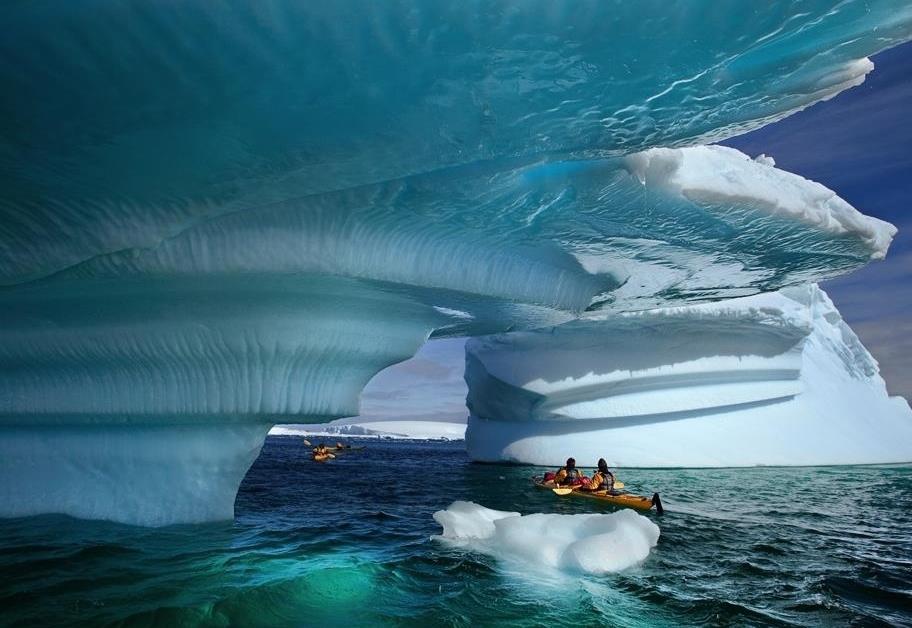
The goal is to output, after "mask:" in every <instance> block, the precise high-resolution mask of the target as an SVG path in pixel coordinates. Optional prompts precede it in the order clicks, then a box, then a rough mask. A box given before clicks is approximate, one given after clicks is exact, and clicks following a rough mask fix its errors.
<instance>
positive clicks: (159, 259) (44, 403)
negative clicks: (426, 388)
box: [0, 0, 912, 524]
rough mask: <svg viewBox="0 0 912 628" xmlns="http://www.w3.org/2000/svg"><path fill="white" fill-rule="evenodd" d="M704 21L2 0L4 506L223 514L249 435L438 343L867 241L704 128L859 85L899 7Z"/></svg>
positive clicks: (744, 286)
mask: <svg viewBox="0 0 912 628" xmlns="http://www.w3.org/2000/svg"><path fill="white" fill-rule="evenodd" d="M711 13H712V18H711V19H712V20H713V27H707V22H706V20H707V15H708V13H707V11H705V10H703V7H700V6H698V5H694V4H692V3H690V2H680V3H670V4H669V3H667V2H661V3H660V2H654V3H646V4H643V3H637V4H636V5H634V4H630V3H602V2H593V3H577V2H573V3H570V2H567V3H564V2H558V3H553V2H528V3H514V2H510V1H506V0H504V1H498V0H489V1H485V2H479V3H475V4H473V5H471V6H461V5H453V4H452V3H444V2H424V3H415V2H409V1H406V0H403V1H401V2H389V3H381V4H376V3H364V2H360V1H358V0H343V1H341V2H333V3H326V4H322V5H319V4H316V3H298V2H288V1H284V0H274V1H272V2H263V3H255V4H250V3H246V2H239V1H228V2H221V3H206V2H186V3H180V4H163V3H158V4H154V5H149V4H147V3H139V2H114V1H113V0H90V1H89V2H84V3H80V4H79V5H60V6H53V7H52V6H50V5H48V4H45V3H9V4H6V5H5V6H3V7H2V8H0V19H2V21H3V23H4V25H6V27H7V28H6V29H5V35H6V36H5V37H4V38H3V39H2V41H0V87H2V90H3V94H4V98H3V99H2V102H0V137H2V141H0V190H2V194H0V284H2V289H0V442H2V446H3V450H4V451H5V452H7V453H10V452H17V453H16V455H6V456H3V457H0V515H17V514H26V513H37V512H65V513H70V514H74V515H78V516H83V517H100V518H108V519H115V520H118V521H126V522H130V523H140V524H164V523H174V522H188V521H201V520H209V519H216V518H224V517H225V516H227V514H228V513H230V511H231V504H232V501H233V497H234V490H235V489H236V486H237V481H238V479H239V477H240V476H239V472H238V470H239V469H243V468H245V467H246V465H248V464H249V462H250V461H251V460H252V459H253V456H255V454H256V451H257V449H258V447H259V445H260V444H261V443H262V434H264V433H265V429H266V427H267V426H268V425H270V424H272V423H276V422H311V421H314V420H325V419H329V418H333V417H338V416H345V415H350V414H354V413H355V412H357V400H358V399H357V398H358V393H359V391H360V389H361V387H362V386H363V385H364V383H365V382H367V380H368V379H369V378H370V377H371V375H373V374H374V373H375V372H377V371H378V370H380V369H381V368H383V367H384V366H386V365H388V364H390V363H393V362H396V361H398V360H402V359H404V358H405V357H407V356H409V355H411V354H412V353H413V352H414V351H415V349H416V348H417V347H418V346H419V345H420V344H421V343H422V342H423V341H424V340H425V339H426V338H427V337H429V336H431V335H435V336H442V335H465V334H468V335H477V334H490V333H496V332H501V331H504V330H508V329H524V328H525V329H530V328H537V327H543V326H549V325H554V324H557V323H561V322H565V321H567V320H569V319H572V318H574V317H577V316H579V315H580V314H582V313H583V312H585V311H587V310H588V311H591V312H595V311H604V312H621V311H628V310H640V309H645V308H651V307H661V306H670V305H674V304H680V303H692V302H701V301H706V300H716V299H725V298H731V297H735V296H742V295H745V294H753V293H756V292H763V291H769V290H775V289H777V288H780V287H782V286H786V285H791V284H797V283H802V282H807V281H813V280H818V279H823V278H826V277H829V276H833V275H836V274H840V273H844V272H847V271H849V270H852V269H854V268H857V267H859V266H860V265H863V264H865V263H867V262H868V261H869V260H871V259H877V258H880V257H882V256H883V255H884V254H885V252H886V250H887V247H888V245H889V242H890V239H891V237H892V235H893V231H894V230H893V228H892V227H891V226H889V225H886V224H885V223H882V222H880V221H877V220H874V219H870V218H866V217H864V216H862V215H861V214H859V213H858V212H856V211H855V210H854V209H853V208H851V207H849V206H848V205H847V204H846V203H844V202H843V201H841V200H840V199H839V198H838V197H837V196H836V195H835V194H834V193H832V192H831V191H829V190H827V189H826V188H823V187H822V186H819V185H816V184H813V183H811V182H808V181H805V180H804V179H801V178H800V177H797V176H795V175H789V174H788V173H784V172H782V171H780V170H778V169H775V168H774V167H773V166H772V165H771V164H770V163H768V162H766V161H759V162H755V161H752V160H750V159H748V158H747V157H746V156H744V155H741V154H739V153H737V152H735V151H730V150H725V149H719V148H706V147H700V146H696V145H697V144H702V143H706V142H709V141H712V140H716V139H720V138H724V137H728V136H731V135H733V134H737V133H740V132H743V131H745V130H748V129H751V128H756V127H758V126H761V125H763V124H766V123H769V122H771V121H774V120H776V119H779V118H781V117H783V116H786V115H789V114H790V113H792V112H794V111H797V110H799V109H801V108H803V107H806V106H808V105H810V104H812V103H814V102H816V101H819V100H821V99H825V98H829V97H832V96H834V95H835V94H837V93H839V92H840V91H841V90H843V89H846V88H848V87H851V86H854V85H857V84H859V83H860V82H861V81H863V80H864V76H865V74H866V73H867V72H869V71H870V70H871V69H872V65H871V63H870V62H869V61H868V60H867V59H866V57H867V56H868V55H870V54H873V53H876V52H878V51H880V50H882V49H884V48H886V47H889V46H892V45H896V44H898V43H900V42H902V41H905V40H907V39H909V38H910V30H912V29H910V24H912V8H910V7H909V6H908V5H907V4H906V3H903V2H892V1H890V0H879V1H877V2H864V3H863V2H845V3H842V4H840V5H839V6H838V7H835V8H834V7H833V6H831V3H829V2H823V1H820V2H806V3H804V4H802V5H801V6H800V7H799V6H797V5H791V4H790V5H783V6H782V7H775V8H772V9H769V10H765V11H750V12H748V13H747V14H745V10H744V6H743V4H741V3H738V2H732V3H727V4H714V5H713V11H712V12H711ZM657 41H660V42H662V45H656V44H655V42H657ZM669 51H673V52H674V53H673V54H669ZM669 147H670V148H669ZM222 430H224V434H225V438H221V437H220V436H219V434H221V433H222ZM205 434H209V435H211V439H209V440H206V439H205V438H204V437H203V435H205ZM70 436H71V437H72V439H70V438H68V437H70ZM204 442H209V443H211V446H209V447H205V446H202V445H201V443H204ZM125 452H132V453H129V454H127V453H125ZM207 452H208V453H207ZM213 461H219V462H218V463H217V464H215V463H213ZM194 465H195V466H194ZM169 466H170V468H171V469H173V473H172V474H171V475H169V476H167V477H165V476H164V475H160V472H161V469H162V468H164V467H169ZM199 469H206V470H207V471H206V473H198V471H199ZM152 478H161V481H160V482H158V481H157V480H156V481H154V482H153V481H152ZM182 478H183V479H184V480H186V484H185V486H186V487H193V486H197V488H198V489H199V490H177V489H176V488H175V487H177V486H179V485H180V484H181V481H182ZM202 478H209V480H210V483H209V485H206V484H205V483H203V484H199V482H202ZM61 482H63V483H64V484H63V485H65V486H67V487H70V488H71V490H68V491H61V490H59V489H60V486H61ZM155 486H158V487H159V488H158V490H155ZM115 487H116V488H115ZM73 493H76V494H80V495H81V496H84V499H83V498H82V497H80V498H79V499H77V500H76V501H74V499H73V496H72V495H73ZM129 495H134V496H144V497H143V498H142V499H143V500H144V501H141V502H139V501H131V500H130V498H128V497H126V496H129Z"/></svg>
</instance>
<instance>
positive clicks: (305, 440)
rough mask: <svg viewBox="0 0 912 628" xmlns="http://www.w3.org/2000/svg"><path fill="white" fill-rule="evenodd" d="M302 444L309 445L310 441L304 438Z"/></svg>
mask: <svg viewBox="0 0 912 628" xmlns="http://www.w3.org/2000/svg"><path fill="white" fill-rule="evenodd" d="M304 446H305V447H310V441H309V440H307V439H306V438H305V439H304Z"/></svg>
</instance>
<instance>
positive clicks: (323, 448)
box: [313, 443, 329, 456]
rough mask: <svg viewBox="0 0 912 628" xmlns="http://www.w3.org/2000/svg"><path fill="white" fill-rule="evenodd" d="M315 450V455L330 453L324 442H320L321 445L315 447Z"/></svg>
mask: <svg viewBox="0 0 912 628" xmlns="http://www.w3.org/2000/svg"><path fill="white" fill-rule="evenodd" d="M313 452H314V455H315V456H325V455H326V454H328V453H329V450H327V449H326V445H324V444H323V443H320V444H319V445H317V446H316V447H314V450H313Z"/></svg>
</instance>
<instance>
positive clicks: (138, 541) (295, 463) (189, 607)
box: [0, 437, 912, 627]
mask: <svg viewBox="0 0 912 628" xmlns="http://www.w3.org/2000/svg"><path fill="white" fill-rule="evenodd" d="M363 444H366V445H367V448H366V449H364V450H363V451H359V452H350V453H347V454H345V455H344V456H341V457H340V458H339V459H337V460H335V461H333V462H332V463H329V464H322V465H321V464H317V463H313V462H312V461H310V460H309V458H308V456H307V452H308V450H307V448H306V447H305V446H304V445H303V443H302V440H301V439H300V438H295V437H270V438H269V439H268V440H267V442H266V446H265V447H264V448H263V453H262V455H261V456H260V458H259V459H258V460H257V462H256V464H255V465H254V466H253V468H252V469H251V470H250V472H249V474H248V475H247V478H246V479H245V481H244V483H243V485H242V487H241V490H240V493H239V495H238V498H237V504H236V511H237V517H236V520H235V521H234V522H231V523H223V524H214V525H201V526H174V527H169V528H162V529H142V528H133V527H129V526H122V525H115V524H111V523H104V522H85V521H77V520H74V519H70V518H67V517H61V516H42V517H33V518H26V519H16V520H4V521H0V625H3V626H30V627H31V626H44V625H68V626H69V625H107V624H111V625H123V626H169V627H170V626H323V625H327V624H329V623H336V624H338V625H401V626H434V625H442V626H468V625H487V624H497V625H501V626H536V625H578V626H589V625H593V626H595V625H609V626H611V625H623V626H637V625H643V626H663V625H666V626H680V625H802V626H805V625H845V624H858V625H903V624H905V625H912V467H908V466H900V467H897V466H891V467H841V468H832V467H831V468H803V469H783V468H758V469H740V470H735V469H727V470H638V469H622V470H621V471H620V479H622V480H624V481H625V482H626V483H627V486H628V488H629V489H631V490H634V491H641V492H643V493H651V492H652V491H653V490H658V491H660V492H661V494H662V496H663V501H664V502H665V507H666V511H667V512H666V514H665V515H664V516H662V517H658V516H656V515H655V514H650V515H649V516H650V517H652V518H653V520H654V521H656V522H657V523H658V524H659V526H660V527H661V537H660V539H659V543H658V546H657V547H655V548H654V549H653V550H652V553H651V554H650V556H649V557H648V558H647V560H646V561H645V562H644V563H643V564H642V565H640V566H638V567H634V568H631V569H629V570H626V571H623V572H620V573H617V574H609V575H605V576H588V575H587V576H581V575H578V574H566V573H560V572H537V571H536V570H534V569H526V570H522V569H517V568H516V566H515V565H514V566H510V565H505V564H503V563H501V562H499V561H498V560H497V559H494V558H491V557H488V556H485V555H480V554H475V553H473V552H471V551H466V550H460V549H455V548H452V547H448V546H446V545H444V544H441V543H440V542H438V541H434V540H431V539H430V537H431V536H432V535H434V534H436V533H438V532H439V531H440V528H439V526H438V525H437V524H436V523H435V522H434V520H433V518H432V515H433V513H434V512H435V511H436V510H440V509H443V508H446V507H447V506H448V505H449V504H450V503H452V502H453V501H454V500H470V501H474V502H477V503H480V504H482V505H484V506H488V507H490V508H496V509H502V510H516V511H519V512H522V513H524V514H525V513H534V512H554V513H584V512H611V509H610V508H609V507H607V506H604V505H601V504H598V503H595V502H592V501H590V500H582V499H577V498H558V497H556V496H555V495H553V494H552V493H550V492H548V491H542V490H540V489H536V488H534V487H532V486H531V484H530V482H529V481H528V478H529V477H530V476H531V475H532V474H533V473H537V472H540V469H535V468H532V467H507V466H495V465H478V464H472V463H470V462H469V461H468V460H467V458H466V456H465V453H464V451H463V448H462V443H420V442H419V443H408V442H388V441H386V442H380V441H364V442H363ZM607 453H608V452H606V454H607Z"/></svg>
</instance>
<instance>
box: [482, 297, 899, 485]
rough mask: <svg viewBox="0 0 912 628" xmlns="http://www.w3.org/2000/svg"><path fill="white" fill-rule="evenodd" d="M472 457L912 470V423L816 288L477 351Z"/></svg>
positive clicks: (592, 324) (497, 339) (580, 325)
mask: <svg viewBox="0 0 912 628" xmlns="http://www.w3.org/2000/svg"><path fill="white" fill-rule="evenodd" d="M466 355H467V358H466V360H467V369H466V381H467V382H468V384H469V394H468V405H469V408H470V411H471V414H470V417H469V426H468V429H467V431H466V444H467V448H468V451H469V453H470V455H471V456H472V457H473V458H474V459H476V460H484V461H498V460H507V461H518V462H525V463H534V464H547V465H553V464H559V463H560V462H561V461H563V460H565V459H566V458H567V457H569V456H574V457H576V458H577V459H578V460H591V461H592V462H591V464H594V461H595V460H597V459H598V458H600V457H604V458H606V459H607V460H608V461H609V463H611V464H614V465H617V466H642V467H715V466H753V465H822V464H866V463H894V462H908V461H912V412H910V410H909V406H908V404H907V403H906V402H905V400H903V399H901V398H891V397H889V396H888V395H887V391H886V387H885V385H884V382H883V380H882V378H881V377H880V375H879V374H878V369H877V363H876V362H875V360H874V358H873V357H872V356H871V355H870V354H869V353H868V352H867V350H866V349H865V348H864V346H862V344H861V342H860V341H859V340H858V338H857V336H856V335H855V334H854V333H853V332H852V330H851V329H850V328H849V327H848V325H846V323H845V322H844V321H843V320H842V317H841V316H840V315H839V312H838V311H837V310H836V308H835V307H834V306H833V304H832V302H831V301H830V300H829V298H828V297H827V296H826V294H825V293H824V292H823V291H822V290H820V289H819V288H817V287H816V286H807V287H803V288H790V289H787V290H784V291H782V292H780V293H773V294H764V295H757V296H754V297H747V298H744V299H737V300H730V301H726V302H721V303H716V304H704V305H697V306H690V307H678V308H667V309H663V310H656V311H650V312H642V313H635V314H627V315H621V316H614V317H611V316H605V317H600V318H599V317H597V318H596V319H591V320H584V321H578V322H573V323H567V324H565V325H561V326H558V327H555V328H549V329H545V330H542V331H537V332H517V333H512V334H502V335H499V336H493V337H488V338H479V339H474V340H470V341H469V342H468V343H467V345H466Z"/></svg>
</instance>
